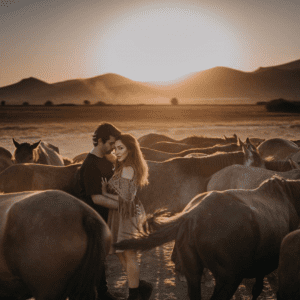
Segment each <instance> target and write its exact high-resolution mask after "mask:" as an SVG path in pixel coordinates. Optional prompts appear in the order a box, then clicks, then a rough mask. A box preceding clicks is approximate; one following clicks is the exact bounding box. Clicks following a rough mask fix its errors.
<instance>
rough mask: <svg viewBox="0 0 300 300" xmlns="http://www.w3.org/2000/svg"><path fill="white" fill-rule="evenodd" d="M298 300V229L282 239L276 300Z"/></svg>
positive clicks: (299, 234) (299, 262)
mask: <svg viewBox="0 0 300 300" xmlns="http://www.w3.org/2000/svg"><path fill="white" fill-rule="evenodd" d="M298 299H300V229H298V230H295V231H293V232H291V233H289V234H288V235H286V236H285V237H284V239H283V240H282V243H281V247H280V255H279V264H278V292H277V300H298Z"/></svg>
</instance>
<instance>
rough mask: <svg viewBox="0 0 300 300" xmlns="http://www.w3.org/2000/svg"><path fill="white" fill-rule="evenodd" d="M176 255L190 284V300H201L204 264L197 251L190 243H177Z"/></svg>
mask: <svg viewBox="0 0 300 300" xmlns="http://www.w3.org/2000/svg"><path fill="white" fill-rule="evenodd" d="M175 247H176V255H177V259H178V263H180V270H181V271H182V273H183V274H184V275H185V277H186V280H187V284H188V295H189V298H190V300H201V277H202V274H203V269H204V268H203V264H202V262H201V260H200V257H199V255H198V253H197V251H196V249H193V248H191V247H190V246H189V245H188V243H184V244H181V245H180V246H178V243H177V242H175V245H174V248H175Z"/></svg>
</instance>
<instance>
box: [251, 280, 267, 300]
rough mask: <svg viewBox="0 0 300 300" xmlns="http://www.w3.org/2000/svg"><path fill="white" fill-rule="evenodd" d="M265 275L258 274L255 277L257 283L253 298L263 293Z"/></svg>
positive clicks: (254, 299) (253, 289)
mask: <svg viewBox="0 0 300 300" xmlns="http://www.w3.org/2000/svg"><path fill="white" fill-rule="evenodd" d="M264 277H265V276H264V275H260V276H257V277H256V279H255V284H254V286H253V288H252V300H256V299H257V298H258V296H259V295H260V294H261V292H262V290H263V287H264Z"/></svg>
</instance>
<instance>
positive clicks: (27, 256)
mask: <svg viewBox="0 0 300 300" xmlns="http://www.w3.org/2000/svg"><path fill="white" fill-rule="evenodd" d="M0 227H1V235H0V298H1V299H28V298H31V297H34V298H35V299H36V300H58V299H61V300H66V298H69V299H70V300H75V299H77V300H82V299H86V300H94V299H96V292H95V286H96V284H97V282H98V281H99V280H100V279H101V274H102V270H103V268H104V260H105V256H106V254H107V253H108V251H109V247H110V244H111V235H110V231H109V229H108V227H107V225H106V223H105V222H104V221H103V219H102V218H101V217H100V215H99V214H97V213H96V212H95V211H94V210H93V209H92V208H90V207H89V206H88V205H86V204H85V203H83V202H82V201H80V200H79V199H77V198H75V197H73V196H71V195H69V194H67V193H65V192H63V191H56V190H51V191H37V192H22V193H12V194H5V195H0Z"/></svg>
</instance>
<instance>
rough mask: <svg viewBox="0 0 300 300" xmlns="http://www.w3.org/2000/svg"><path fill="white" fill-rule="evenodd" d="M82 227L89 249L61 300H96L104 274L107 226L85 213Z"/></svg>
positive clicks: (70, 279)
mask: <svg viewBox="0 0 300 300" xmlns="http://www.w3.org/2000/svg"><path fill="white" fill-rule="evenodd" d="M82 226H83V228H84V230H85V232H86V234H87V238H88V241H87V249H86V252H85V255H84V257H83V259H82V260H81V263H80V265H79V266H78V268H77V269H76V271H75V272H74V273H73V275H72V276H71V277H70V278H69V280H68V284H67V287H66V289H65V291H64V295H63V297H62V298H61V299H66V298H69V299H72V300H91V299H96V296H97V292H96V286H97V283H99V281H100V279H101V276H102V274H103V271H104V268H105V265H104V261H105V258H106V249H107V245H106V244H107V243H109V242H108V241H110V236H108V235H107V231H106V225H105V223H104V222H103V223H102V222H101V221H100V220H99V219H98V218H97V217H95V216H93V215H92V214H91V213H90V212H87V211H84V212H83V217H82Z"/></svg>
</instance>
